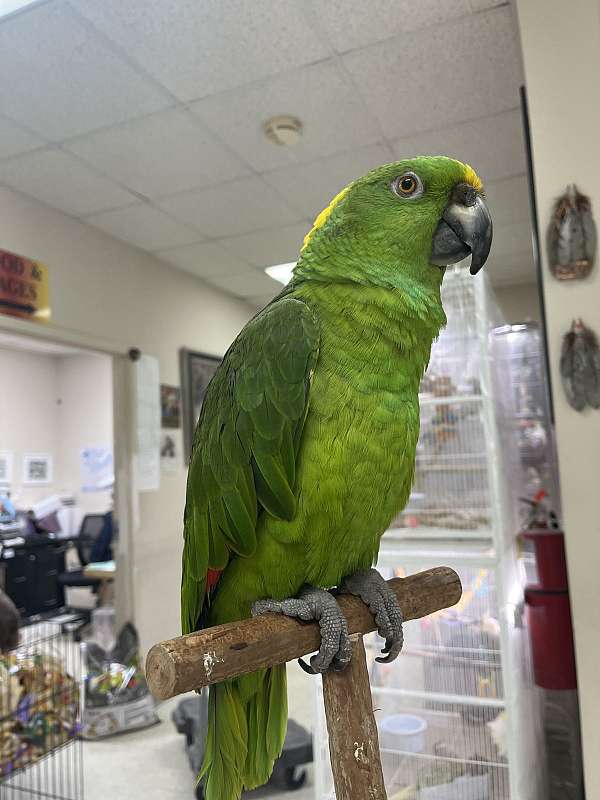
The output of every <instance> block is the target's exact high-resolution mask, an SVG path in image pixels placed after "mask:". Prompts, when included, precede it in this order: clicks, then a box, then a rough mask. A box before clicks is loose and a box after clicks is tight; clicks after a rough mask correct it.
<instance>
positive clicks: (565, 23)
mask: <svg viewBox="0 0 600 800" xmlns="http://www.w3.org/2000/svg"><path fill="white" fill-rule="evenodd" d="M517 7H518V14H519V24H520V30H521V39H522V45H523V60H524V65H525V77H526V85H527V92H528V97H529V111H530V121H531V132H532V143H533V159H534V169H535V185H536V193H537V201H538V209H539V216H540V219H539V222H540V226H541V229H540V233H541V239H542V246H543V247H544V250H543V254H542V255H543V264H544V271H545V277H544V295H545V300H546V315H547V328H548V344H549V350H550V364H551V371H552V383H553V393H554V407H555V412H556V432H557V443H558V456H559V466H560V478H561V489H562V501H563V511H564V521H565V535H566V545H567V559H568V565H569V584H570V593H571V605H572V611H573V622H574V627H575V647H576V655H577V673H578V684H579V696H580V707H581V714H582V734H583V747H584V768H585V782H586V796H587V797H589V798H596V797H600V758H598V755H599V754H600V724H599V719H600V679H599V677H598V666H599V664H600V614H599V613H598V609H600V580H599V577H598V570H599V568H600V491H599V490H598V484H599V476H600V411H593V410H587V411H585V412H583V413H577V412H576V411H574V410H573V409H572V408H571V407H570V406H569V405H568V404H567V401H566V399H565V395H564V392H563V390H562V387H561V383H560V375H559V359H560V348H561V341H562V337H563V335H564V334H565V332H566V331H567V330H568V328H569V326H570V324H571V320H572V318H573V317H575V316H578V317H579V316H581V317H582V318H583V320H584V322H585V323H586V324H587V325H590V326H591V327H592V328H594V329H595V331H596V333H599V334H600V266H598V264H597V265H596V267H595V269H594V271H593V272H592V274H591V276H590V277H589V278H588V279H587V280H584V281H573V282H569V283H567V284H565V283H561V282H559V281H556V280H555V279H554V278H553V277H552V276H551V275H550V274H549V272H548V258H547V253H546V250H545V241H544V240H545V233H546V231H547V229H548V224H549V221H550V217H551V213H552V208H553V204H554V202H555V200H556V198H557V197H558V196H560V195H561V194H562V193H563V192H564V190H565V188H566V185H567V184H568V183H572V182H575V183H577V186H578V187H579V189H580V191H582V192H584V193H586V194H588V195H590V197H591V200H592V204H593V208H594V211H595V215H596V220H597V221H598V220H599V219H600V156H599V153H598V131H599V130H600V82H599V80H598V75H599V73H600V8H599V6H598V3H597V2H594V3H592V2H589V1H588V0H571V2H569V3H565V2H564V0H518V2H517Z"/></svg>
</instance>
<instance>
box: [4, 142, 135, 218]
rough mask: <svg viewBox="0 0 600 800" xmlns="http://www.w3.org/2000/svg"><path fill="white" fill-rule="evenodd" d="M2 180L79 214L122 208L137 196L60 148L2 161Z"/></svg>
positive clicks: (71, 212)
mask: <svg viewBox="0 0 600 800" xmlns="http://www.w3.org/2000/svg"><path fill="white" fill-rule="evenodd" d="M0 183H4V184H6V185H7V186H10V187H11V188H12V189H16V190H17V191H19V192H24V193H25V194H28V195H31V197H34V198H35V199H36V200H40V201H41V202H42V203H48V205H51V206H54V207H55V208H59V209H61V211H66V212H67V213H68V214H75V215H76V216H83V215H85V214H93V213H94V212H95V211H105V210H107V209H109V208H118V207H119V206H125V205H128V204H130V203H132V202H134V201H135V199H136V198H135V197H134V195H132V194H130V193H129V192H126V191H125V190H124V189H121V187H120V186H117V185H116V184H114V183H111V181H109V180H106V178H102V177H100V176H98V175H96V173H95V172H93V171H92V170H91V169H89V168H88V167H86V166H85V164H81V163H80V162H79V161H77V160H76V159H74V158H73V157H72V156H70V155H67V154H66V153H63V152H61V151H59V150H38V151H36V152H35V153H30V154H28V155H24V156H19V157H17V158H14V159H11V160H10V161H3V162H1V163H0Z"/></svg>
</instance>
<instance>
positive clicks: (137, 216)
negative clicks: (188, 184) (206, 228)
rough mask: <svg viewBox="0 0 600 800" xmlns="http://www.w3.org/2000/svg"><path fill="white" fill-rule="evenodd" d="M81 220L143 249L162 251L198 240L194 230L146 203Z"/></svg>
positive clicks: (198, 237) (199, 237)
mask: <svg viewBox="0 0 600 800" xmlns="http://www.w3.org/2000/svg"><path fill="white" fill-rule="evenodd" d="M85 221H86V222H89V223H90V224H91V225H95V226H96V227H97V228H102V230H103V231H106V233H110V234H111V235H112V236H116V237H117V238H118V239H123V240H124V241H126V242H129V243H130V244H134V245H136V247H141V248H142V249H143V250H151V251H152V250H164V249H165V248H168V247H177V246H179V245H184V244H191V243H192V242H198V241H199V240H200V239H201V236H200V234H199V233H197V232H196V231H194V230H192V229H191V228H188V227H187V226H185V225H182V224H181V223H179V222H175V220H172V219H171V218H170V217H168V216H167V215H166V214H165V213H164V212H163V211H160V210H159V209H158V208H154V207H153V206H150V205H148V204H146V203H139V204H137V205H133V206H127V207H126V208H119V209H116V210H115V211H106V212H104V213H103V214H92V215H91V216H89V217H87V218H86V220H85Z"/></svg>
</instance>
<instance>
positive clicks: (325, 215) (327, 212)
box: [300, 184, 352, 252]
mask: <svg viewBox="0 0 600 800" xmlns="http://www.w3.org/2000/svg"><path fill="white" fill-rule="evenodd" d="M351 185H352V184H350V186H351ZM350 186H346V188H345V189H342V191H341V192H339V193H338V194H336V196H335V197H334V198H333V200H332V201H331V203H329V205H328V206H327V208H324V209H323V211H321V213H320V214H319V215H318V217H317V218H316V219H315V221H314V222H313V226H312V228H311V229H310V230H309V232H308V233H307V234H306V236H305V237H304V244H303V245H302V250H305V249H306V247H307V246H308V243H309V242H310V240H311V239H312V237H313V236H314V235H315V233H316V231H318V230H319V228H322V227H323V225H325V223H326V222H327V220H328V219H329V217H330V216H331V212H332V211H333V209H334V208H335V207H336V206H337V204H338V203H339V202H340V200H341V199H342V198H343V197H344V196H345V195H346V193H347V192H348V190H349V189H350ZM302 250H301V251H300V252H302Z"/></svg>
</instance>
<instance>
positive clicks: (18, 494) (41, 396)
mask: <svg viewBox="0 0 600 800" xmlns="http://www.w3.org/2000/svg"><path fill="white" fill-rule="evenodd" d="M0 376H1V377H0V380H1V383H2V391H0V450H11V451H12V452H13V482H12V484H11V492H12V494H13V496H14V498H15V500H16V501H17V502H18V505H19V507H21V508H29V507H30V506H31V505H33V504H34V503H37V502H38V501H39V500H43V499H44V498H45V497H48V495H50V494H52V493H53V492H54V491H55V488H56V486H57V482H56V479H57V477H58V473H57V469H56V466H57V465H56V463H55V464H54V476H53V482H52V483H51V484H50V485H45V486H27V485H23V455H24V454H25V453H50V454H52V455H54V456H55V457H56V453H57V452H58V446H59V437H58V431H57V426H56V419H57V406H56V396H57V364H56V359H55V358H52V357H51V356H47V355H40V354H37V353H26V352H23V351H21V350H3V349H0Z"/></svg>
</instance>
